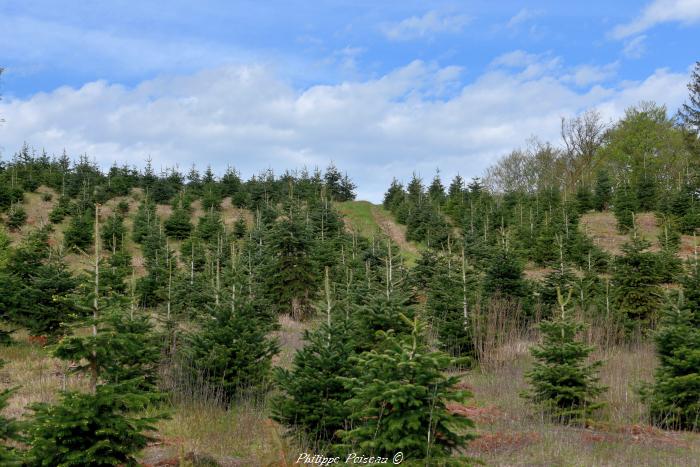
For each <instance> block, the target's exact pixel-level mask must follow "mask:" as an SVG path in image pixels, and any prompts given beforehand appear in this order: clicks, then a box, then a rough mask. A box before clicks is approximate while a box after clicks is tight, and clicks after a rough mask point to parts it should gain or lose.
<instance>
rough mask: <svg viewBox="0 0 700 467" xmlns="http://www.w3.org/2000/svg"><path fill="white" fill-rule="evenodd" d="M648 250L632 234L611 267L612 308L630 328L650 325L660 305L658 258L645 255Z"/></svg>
mask: <svg viewBox="0 0 700 467" xmlns="http://www.w3.org/2000/svg"><path fill="white" fill-rule="evenodd" d="M650 246H651V244H650V243H649V242H648V241H646V240H643V239H641V238H640V237H639V236H638V235H636V234H635V235H634V237H633V238H632V239H631V240H630V241H629V242H627V243H626V244H624V245H623V246H622V251H623V254H622V256H618V257H616V258H615V261H614V264H613V275H612V284H613V287H614V289H613V305H614V307H615V309H617V310H618V311H619V312H620V313H622V317H623V318H624V319H625V321H626V325H627V326H628V327H630V328H637V329H639V328H640V327H644V326H647V325H649V324H650V323H651V322H653V321H654V320H655V319H656V314H657V311H658V309H659V308H660V306H661V304H662V301H663V294H662V290H661V288H660V287H659V282H660V277H659V269H660V268H659V263H658V257H657V256H656V254H654V253H652V252H650V251H648V249H649V247H650Z"/></svg>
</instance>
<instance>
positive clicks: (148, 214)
mask: <svg viewBox="0 0 700 467" xmlns="http://www.w3.org/2000/svg"><path fill="white" fill-rule="evenodd" d="M158 222H159V220H158V216H157V215H156V205H155V203H153V202H152V201H151V200H150V199H149V198H148V197H146V198H144V200H143V201H141V204H139V208H138V211H136V216H134V224H133V227H132V233H131V237H132V238H133V240H134V241H135V242H136V243H141V242H143V240H144V239H145V238H146V236H147V235H148V233H149V232H150V231H151V230H152V229H153V226H154V225H155V224H157V223H158Z"/></svg>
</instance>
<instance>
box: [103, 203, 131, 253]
mask: <svg viewBox="0 0 700 467" xmlns="http://www.w3.org/2000/svg"><path fill="white" fill-rule="evenodd" d="M125 235H126V229H125V228H124V218H123V217H122V215H121V214H119V213H114V214H112V215H111V216H110V217H108V218H107V221H106V222H105V225H104V228H103V229H102V244H103V245H104V246H105V248H107V249H109V250H110V251H113V252H116V251H119V250H121V249H122V247H123V246H124V236H125Z"/></svg>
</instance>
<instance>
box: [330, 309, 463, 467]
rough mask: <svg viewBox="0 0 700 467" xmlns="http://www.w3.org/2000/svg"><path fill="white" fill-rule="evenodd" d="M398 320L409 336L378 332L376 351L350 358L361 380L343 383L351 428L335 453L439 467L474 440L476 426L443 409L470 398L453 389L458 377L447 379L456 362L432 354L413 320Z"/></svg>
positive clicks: (444, 355)
mask: <svg viewBox="0 0 700 467" xmlns="http://www.w3.org/2000/svg"><path fill="white" fill-rule="evenodd" d="M401 319H402V320H403V321H405V322H406V324H407V325H408V326H410V327H411V328H412V332H411V334H410V335H407V336H396V335H394V333H393V332H392V331H389V332H384V331H379V332H378V333H377V334H378V335H379V336H380V337H381V343H380V345H379V347H378V348H376V349H373V350H371V351H369V352H365V353H363V354H361V355H360V356H358V357H355V358H353V361H354V362H355V364H356V365H357V374H358V375H359V376H358V377H357V378H345V379H344V381H345V384H346V386H347V387H348V388H349V389H351V391H352V394H353V397H352V398H351V399H350V400H348V401H347V405H348V407H349V408H350V410H351V417H350V418H351V422H352V424H351V428H349V429H348V430H344V431H341V432H340V433H339V434H340V436H341V438H342V439H343V441H344V444H343V445H341V446H338V448H339V449H341V450H342V449H348V450H357V452H371V453H373V454H374V455H380V456H385V457H391V456H392V455H393V454H394V453H396V452H398V451H401V452H403V454H404V456H405V458H406V460H411V461H419V460H420V461H421V462H424V463H425V464H426V465H439V464H440V462H441V460H444V459H445V458H447V457H449V456H450V455H451V454H452V451H453V450H454V449H456V448H459V447H463V446H464V445H465V444H466V443H467V442H468V441H469V440H471V439H473V438H474V437H475V436H474V434H473V433H472V432H471V431H470V429H471V428H473V427H474V423H473V422H472V421H471V420H470V419H468V418H465V417H461V416H459V415H456V414H453V413H451V412H450V411H449V410H448V409H447V407H446V403H447V402H450V401H454V402H460V403H462V402H464V400H465V399H466V398H468V397H469V396H470V394H469V392H468V391H462V390H456V389H455V386H456V384H457V383H458V382H459V377H458V376H447V375H446V374H445V371H446V370H447V368H449V367H451V366H454V365H455V364H456V363H458V362H457V360H458V359H455V358H452V357H450V356H449V355H447V354H445V353H443V352H439V351H438V352H434V351H431V350H430V348H429V347H428V345H427V344H426V342H425V337H424V335H423V326H421V324H420V323H419V321H418V320H417V319H414V320H413V321H411V320H409V319H408V318H406V317H405V316H402V318H401Z"/></svg>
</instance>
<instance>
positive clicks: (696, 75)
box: [678, 61, 700, 133]
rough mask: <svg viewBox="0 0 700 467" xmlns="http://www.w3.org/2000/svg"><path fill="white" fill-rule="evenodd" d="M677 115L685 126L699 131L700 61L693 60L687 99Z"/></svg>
mask: <svg viewBox="0 0 700 467" xmlns="http://www.w3.org/2000/svg"><path fill="white" fill-rule="evenodd" d="M678 116H679V118H680V121H681V123H682V124H683V125H684V126H685V127H686V128H688V129H690V130H691V131H695V132H696V133H698V132H700V61H698V62H695V68H694V69H693V72H692V74H691V75H690V82H689V83H688V101H687V102H685V103H684V104H683V106H682V107H681V108H680V109H679V111H678Z"/></svg>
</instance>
